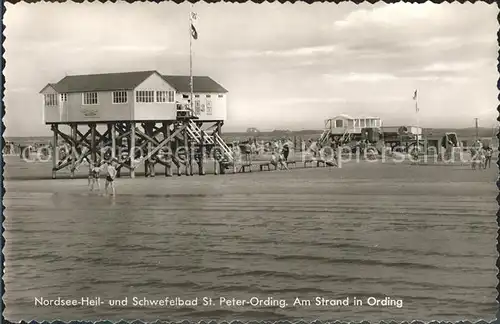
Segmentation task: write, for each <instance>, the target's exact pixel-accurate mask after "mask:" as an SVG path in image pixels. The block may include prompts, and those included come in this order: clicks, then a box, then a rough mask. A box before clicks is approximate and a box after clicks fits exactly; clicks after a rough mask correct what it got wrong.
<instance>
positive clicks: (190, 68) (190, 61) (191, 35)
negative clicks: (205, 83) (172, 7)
mask: <svg viewBox="0 0 500 324" xmlns="http://www.w3.org/2000/svg"><path fill="white" fill-rule="evenodd" d="M189 8H190V10H189V87H190V90H191V99H190V105H189V107H190V108H191V113H193V112H194V110H193V31H192V29H191V25H192V23H193V21H192V20H193V18H192V16H191V15H192V14H193V4H192V3H190V5H189Z"/></svg>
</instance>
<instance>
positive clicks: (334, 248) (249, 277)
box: [4, 192, 497, 321]
mask: <svg viewBox="0 0 500 324" xmlns="http://www.w3.org/2000/svg"><path fill="white" fill-rule="evenodd" d="M5 205H6V206H7V211H6V217H7V220H6V223H5V227H6V233H5V237H6V240H7V245H6V248H5V249H4V251H5V255H6V260H7V263H6V275H5V281H6V289H7V290H6V291H7V292H6V295H5V303H6V306H7V308H6V313H5V314H6V316H7V318H8V319H11V320H16V321H18V320H21V319H26V320H27V319H32V318H35V319H38V320H42V319H44V320H54V319H61V320H71V319H73V320H74V319H86V320H98V319H102V318H107V319H111V320H119V319H122V318H125V319H127V320H131V319H137V318H140V319H143V320H156V319H157V318H165V319H167V318H170V319H177V320H178V319H185V318H189V319H207V318H210V319H234V318H238V319H246V320H249V319H257V320H258V319H283V318H287V319H298V318H303V319H308V320H312V319H318V318H319V319H322V320H325V319H350V320H361V319H367V318H369V319H370V320H382V319H385V320H389V319H395V320H398V321H401V320H408V319H422V320H427V321H429V320H431V319H433V320H439V319H448V320H453V319H455V320H458V319H464V318H467V319H470V320H478V319H481V318H482V319H491V318H493V315H494V312H495V311H496V304H495V303H494V298H495V296H496V291H495V285H496V279H495V274H496V271H497V270H496V268H495V263H494V262H495V258H496V251H495V246H494V242H495V235H496V233H495V231H496V224H495V222H494V219H493V218H492V215H494V213H495V211H496V205H495V204H494V203H492V201H491V200H489V199H484V198H482V197H469V198H467V199H463V200H460V199H457V198H456V197H451V196H450V197H439V196H410V195H401V196H392V195H387V196H384V195H378V196H377V198H376V199H373V197H371V196H362V195H356V196H349V195H323V194H321V192H318V193H317V194H314V195H305V194H301V195H298V194H287V195H282V194H253V195H238V194H232V195H231V194H218V195H206V194H205V195H163V194H154V195H150V194H148V195H141V194H139V193H137V194H124V195H118V196H117V197H115V198H111V197H104V196H101V195H97V194H90V193H84V194H83V193H82V194H69V193H59V194H51V193H46V194H33V193H31V194H28V193H20V192H17V193H16V192H11V193H8V195H7V199H6V201H5ZM85 296H89V297H94V296H99V297H101V298H102V299H104V300H108V299H123V298H124V297H128V298H129V300H130V299H131V298H132V297H133V296H139V297H141V298H142V297H147V298H150V299H161V298H165V297H167V296H169V297H171V298H175V297H181V298H184V299H188V298H191V299H193V298H196V297H198V298H200V299H201V298H203V297H205V296H207V297H212V298H213V299H214V302H215V301H218V298H219V297H226V298H242V299H249V298H250V297H252V296H257V297H261V298H263V299H265V298H268V297H272V298H275V299H286V300H287V301H288V303H289V305H288V307H285V308H280V307H278V306H276V307H220V306H219V305H218V304H216V305H214V306H211V307H203V306H200V305H199V306H191V307H171V308H161V307H157V308H151V309H148V310H145V309H144V308H137V307H131V306H129V307H124V308H121V309H120V310H119V311H117V309H116V308H111V307H110V306H106V305H103V306H100V307H78V308H63V307H59V308H50V307H34V298H35V297H47V298H56V297H64V298H81V297H85ZM317 296H319V297H325V298H335V299H341V298H345V297H350V298H351V300H352V298H353V297H357V298H358V299H362V300H366V299H367V298H368V297H370V296H375V297H377V298H381V299H383V298H384V297H386V296H388V297H390V298H392V299H402V300H403V302H404V305H403V307H401V308H397V307H370V306H367V305H364V306H357V307H354V306H352V307H341V306H335V307H333V306H331V307H316V306H314V305H313V306H310V307H305V306H304V307H300V306H295V307H293V306H291V304H292V303H293V301H294V299H295V298H296V297H299V298H301V299H311V300H312V299H313V298H314V297H317Z"/></svg>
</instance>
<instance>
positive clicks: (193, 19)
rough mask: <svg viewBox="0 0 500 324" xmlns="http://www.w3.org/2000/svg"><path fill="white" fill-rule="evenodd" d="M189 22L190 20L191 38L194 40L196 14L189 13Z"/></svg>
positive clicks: (196, 37) (196, 33)
mask: <svg viewBox="0 0 500 324" xmlns="http://www.w3.org/2000/svg"><path fill="white" fill-rule="evenodd" d="M190 20H191V36H192V37H193V38H194V39H198V31H197V30H196V23H197V21H198V15H197V14H196V12H191V15H190Z"/></svg>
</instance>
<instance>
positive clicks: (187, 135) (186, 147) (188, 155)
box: [183, 130, 191, 175]
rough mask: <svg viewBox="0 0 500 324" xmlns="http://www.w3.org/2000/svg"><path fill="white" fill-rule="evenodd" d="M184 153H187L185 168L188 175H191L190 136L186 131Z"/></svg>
mask: <svg viewBox="0 0 500 324" xmlns="http://www.w3.org/2000/svg"><path fill="white" fill-rule="evenodd" d="M183 146H184V152H186V153H185V156H184V166H185V168H186V175H190V174H189V170H190V166H189V164H190V163H189V159H190V156H191V154H190V152H189V151H190V150H189V134H188V132H187V130H184V145H183Z"/></svg>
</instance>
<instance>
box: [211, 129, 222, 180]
mask: <svg viewBox="0 0 500 324" xmlns="http://www.w3.org/2000/svg"><path fill="white" fill-rule="evenodd" d="M218 128H219V123H217V124H215V130H214V132H213V134H214V135H215V134H217V129H218ZM214 137H215V136H214ZM212 151H213V154H212V157H213V159H214V174H215V175H218V174H219V168H218V167H219V165H218V164H219V163H218V159H219V145H217V142H215V141H214V147H213V148H212ZM221 173H222V170H221Z"/></svg>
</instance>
